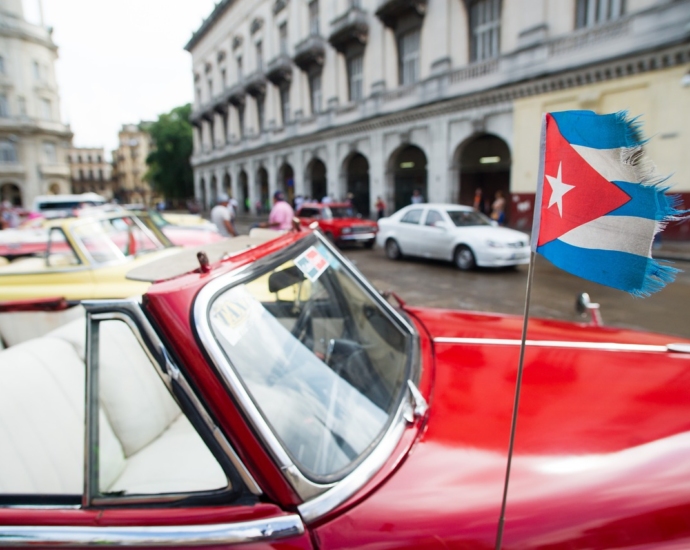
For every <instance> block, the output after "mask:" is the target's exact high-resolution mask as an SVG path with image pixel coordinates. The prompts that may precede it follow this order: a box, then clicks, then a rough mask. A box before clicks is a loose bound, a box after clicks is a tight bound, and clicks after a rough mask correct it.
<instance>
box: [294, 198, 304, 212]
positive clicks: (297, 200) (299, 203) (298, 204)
mask: <svg viewBox="0 0 690 550" xmlns="http://www.w3.org/2000/svg"><path fill="white" fill-rule="evenodd" d="M303 204H304V197H303V196H302V195H297V196H296V197H295V210H296V211H297V212H299V211H300V209H301V208H302V205H303Z"/></svg>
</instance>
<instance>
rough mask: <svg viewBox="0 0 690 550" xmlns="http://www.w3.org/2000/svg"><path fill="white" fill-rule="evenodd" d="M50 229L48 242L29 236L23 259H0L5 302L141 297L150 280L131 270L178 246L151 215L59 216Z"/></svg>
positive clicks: (1, 293)
mask: <svg viewBox="0 0 690 550" xmlns="http://www.w3.org/2000/svg"><path fill="white" fill-rule="evenodd" d="M44 230H45V233H44V240H43V244H42V246H38V243H36V242H32V241H30V240H28V241H27V242H26V243H24V244H26V245H27V248H26V249H25V250H24V251H23V252H24V254H23V255H22V256H23V257H19V258H16V259H14V260H13V261H8V260H6V259H5V258H4V257H3V258H2V259H1V260H0V261H1V262H2V263H1V264H0V300H13V299H29V298H43V297H64V298H66V299H68V300H84V299H91V298H126V297H129V296H135V295H140V294H142V293H143V292H144V291H145V290H146V288H148V286H149V284H148V283H143V282H141V281H132V280H128V279H127V278H126V277H125V276H126V274H127V272H128V271H129V270H130V269H132V267H134V266H137V265H140V264H145V263H148V262H150V261H152V260H155V259H156V258H158V257H160V256H165V255H169V254H171V253H175V252H176V251H177V250H178V249H176V248H174V247H173V245H172V243H171V242H170V241H169V240H168V238H167V237H166V236H165V235H164V234H163V233H162V232H161V231H160V230H158V228H157V227H156V225H155V224H154V223H153V222H152V221H151V220H150V219H149V218H146V217H145V216H135V215H132V214H127V213H122V212H120V213H115V214H101V215H99V216H93V217H92V216H90V217H85V218H68V219H62V220H54V221H52V222H48V223H47V225H46V226H45V228H44ZM31 234H32V235H33V236H34V237H35V235H34V233H31ZM34 249H35V250H34ZM10 250H11V251H12V252H13V253H14V255H19V252H22V250H21V249H17V248H14V249H10ZM32 250H33V252H34V255H26V254H31V251H32Z"/></svg>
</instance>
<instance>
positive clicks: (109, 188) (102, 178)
mask: <svg viewBox="0 0 690 550" xmlns="http://www.w3.org/2000/svg"><path fill="white" fill-rule="evenodd" d="M68 158H69V164H70V171H71V180H72V193H89V192H92V193H98V194H99V195H102V196H104V197H106V198H107V199H112V198H114V197H115V192H116V191H117V189H116V188H115V186H114V181H113V165H112V164H111V163H110V162H107V161H106V160H105V154H104V150H103V148H102V147H100V148H99V147H72V148H71V149H70V150H69V156H68Z"/></svg>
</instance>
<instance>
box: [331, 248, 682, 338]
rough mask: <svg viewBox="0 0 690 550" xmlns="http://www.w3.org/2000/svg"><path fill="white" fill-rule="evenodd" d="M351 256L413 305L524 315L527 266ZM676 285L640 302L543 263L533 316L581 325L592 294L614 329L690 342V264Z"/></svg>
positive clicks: (377, 253)
mask: <svg viewBox="0 0 690 550" xmlns="http://www.w3.org/2000/svg"><path fill="white" fill-rule="evenodd" d="M343 252H344V253H345V255H346V256H347V257H348V258H349V259H350V260H351V261H352V262H354V263H355V265H356V266H357V267H358V268H359V270H360V271H361V272H362V273H363V274H364V275H365V276H366V277H367V278H368V279H369V280H370V281H371V282H372V283H373V284H374V286H375V287H376V288H378V289H379V290H392V291H394V292H396V293H397V294H398V295H399V296H400V297H401V298H402V299H403V300H405V301H406V302H407V303H408V304H410V305H419V306H434V307H444V308H452V309H467V310H479V311H492V312H500V313H512V314H516V315H522V313H523V310H524V299H525V290H526V284H527V266H520V267H518V268H516V269H502V270H489V269H479V270H476V271H470V272H462V271H458V270H457V269H456V268H455V267H454V266H452V265H451V264H449V263H448V264H446V263H443V262H436V261H427V260H418V259H411V258H405V259H403V260H400V261H397V262H393V261H390V260H388V259H387V258H386V256H385V254H384V252H383V250H382V249H380V248H374V249H373V250H365V249H361V248H347V249H345V250H343ZM675 265H676V266H677V267H679V268H681V269H685V272H684V273H680V274H679V275H678V277H677V279H676V282H675V283H672V284H670V285H668V286H667V287H666V288H664V289H663V290H662V291H661V292H659V293H657V294H654V295H653V296H651V297H649V298H644V299H639V298H633V297H632V296H630V295H628V294H626V293H624V292H620V291H618V290H614V289H611V288H607V287H604V286H601V285H598V284H595V283H591V282H588V281H585V280H583V279H579V278H577V277H573V276H572V275H569V274H567V273H565V272H564V271H561V270H559V269H557V268H556V267H554V266H552V265H551V264H550V263H549V262H548V261H546V260H544V259H543V258H538V260H537V265H536V271H535V276H534V286H533V289H532V304H531V311H530V316H533V317H548V318H553V319H564V320H572V321H577V320H580V319H582V318H581V317H579V315H578V314H577V313H576V311H575V299H576V297H577V295H578V294H579V293H580V292H588V293H589V295H590V298H591V300H592V301H593V302H598V303H600V304H601V312H602V316H603V319H604V323H605V324H606V325H609V326H618V327H629V328H636V329H644V330H649V331H654V332H661V333H667V334H675V335H678V336H683V337H686V338H687V337H690V310H688V308H687V307H686V304H688V303H690V262H676V264H675Z"/></svg>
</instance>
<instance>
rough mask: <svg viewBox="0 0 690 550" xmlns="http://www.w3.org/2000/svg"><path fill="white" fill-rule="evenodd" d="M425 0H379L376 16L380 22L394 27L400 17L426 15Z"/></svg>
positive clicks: (420, 16)
mask: <svg viewBox="0 0 690 550" xmlns="http://www.w3.org/2000/svg"><path fill="white" fill-rule="evenodd" d="M426 4H427V0H379V2H378V8H376V17H378V18H379V19H380V20H381V23H383V24H384V25H386V27H390V28H392V29H394V28H395V26H396V24H397V22H398V20H399V19H400V18H401V17H405V16H408V15H416V16H417V17H419V18H422V17H424V15H426Z"/></svg>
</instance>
